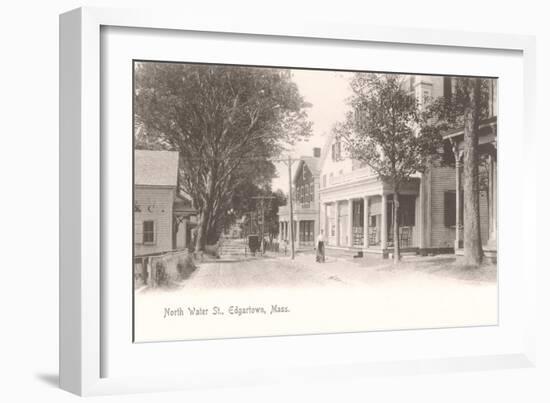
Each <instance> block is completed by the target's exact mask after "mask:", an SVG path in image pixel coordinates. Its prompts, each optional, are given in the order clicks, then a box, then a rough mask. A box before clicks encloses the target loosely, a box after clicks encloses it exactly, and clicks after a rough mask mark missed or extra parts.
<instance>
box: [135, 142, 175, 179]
mask: <svg viewBox="0 0 550 403" xmlns="http://www.w3.org/2000/svg"><path fill="white" fill-rule="evenodd" d="M134 184H135V185H142V186H174V187H175V186H177V184H178V152H177V151H149V150H135V151H134Z"/></svg>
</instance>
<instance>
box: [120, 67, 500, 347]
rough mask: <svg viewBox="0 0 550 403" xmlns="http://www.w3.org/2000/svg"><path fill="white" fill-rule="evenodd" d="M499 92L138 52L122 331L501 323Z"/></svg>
mask: <svg viewBox="0 0 550 403" xmlns="http://www.w3.org/2000/svg"><path fill="white" fill-rule="evenodd" d="M497 88H498V78H496V77H466V76H447V75H433V74H422V73H414V72H412V73H411V74H404V73H400V74H396V73H390V72H370V71H332V70H314V69H300V68H279V67H268V66H266V67H263V66H259V67H258V66H236V65H216V64H197V63H180V62H168V61H146V60H142V61H134V63H133V113H134V116H133V145H134V150H133V152H134V158H133V173H134V175H133V211H132V212H128V214H132V215H133V225H134V227H133V256H132V266H131V267H132V270H131V275H130V271H129V274H128V276H129V277H128V280H129V281H132V283H133V290H134V293H133V315H134V317H133V327H134V329H133V335H134V342H153V341H155V342H160V341H174V340H193V339H195V340H196V339H212V338H231V337H255V336H278V335H300V334H321V333H339V332H359V331H373V330H402V329H422V328H441V327H463V326H490V325H496V324H498V283H497V233H498V231H497V230H498V222H497V216H498V215H497V206H498V200H497V194H498V191H497V121H498V107H497V106H498V98H497ZM129 260H130V257H129ZM130 276H131V280H130Z"/></svg>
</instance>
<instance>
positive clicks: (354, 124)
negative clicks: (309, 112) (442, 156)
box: [335, 73, 441, 190]
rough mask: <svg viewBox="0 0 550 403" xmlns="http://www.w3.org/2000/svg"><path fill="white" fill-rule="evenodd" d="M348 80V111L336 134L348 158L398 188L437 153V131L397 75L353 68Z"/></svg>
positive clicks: (422, 168)
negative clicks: (349, 95)
mask: <svg viewBox="0 0 550 403" xmlns="http://www.w3.org/2000/svg"><path fill="white" fill-rule="evenodd" d="M350 84H351V88H352V90H353V95H352V97H351V99H350V101H349V102H350V106H351V111H350V112H348V114H347V116H346V119H345V121H344V122H342V123H340V124H338V125H337V126H336V127H335V131H336V135H337V137H338V138H340V139H342V140H343V143H344V145H345V149H346V150H347V152H348V153H349V155H350V157H351V158H353V159H356V160H359V161H361V162H363V163H364V164H366V165H368V166H369V167H370V168H371V169H372V170H373V171H374V172H375V173H376V174H377V176H378V177H379V179H380V180H382V181H384V182H387V183H390V184H392V186H394V188H396V189H397V190H398V189H399V187H400V186H401V184H403V183H404V182H406V181H407V180H408V179H409V178H410V177H411V176H412V175H413V174H415V173H417V172H423V171H425V169H426V168H427V166H428V163H429V162H431V161H432V160H433V159H434V158H437V156H438V151H439V148H440V147H441V136H440V135H439V130H436V129H435V128H434V127H433V126H431V125H429V124H427V122H428V117H427V115H425V114H424V113H423V110H422V108H421V107H420V105H419V104H418V101H417V99H416V97H415V96H414V95H413V94H410V93H409V92H407V91H406V90H405V89H404V85H403V78H402V77H400V76H399V75H396V74H374V73H357V74H356V75H355V76H354V77H353V79H352V80H351V83H350Z"/></svg>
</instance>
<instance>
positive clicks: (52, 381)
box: [35, 374, 59, 388]
mask: <svg viewBox="0 0 550 403" xmlns="http://www.w3.org/2000/svg"><path fill="white" fill-rule="evenodd" d="M35 376H36V378H37V379H39V380H41V381H42V382H44V383H45V384H46V385H49V386H53V387H54V388H59V375H58V374H35Z"/></svg>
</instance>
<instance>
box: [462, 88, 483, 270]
mask: <svg viewBox="0 0 550 403" xmlns="http://www.w3.org/2000/svg"><path fill="white" fill-rule="evenodd" d="M466 80H467V83H466V85H467V91H468V97H467V105H466V107H465V109H464V263H465V264H466V265H468V266H478V265H479V264H480V263H481V261H482V259H483V249H482V246H481V226H480V214H479V155H478V141H479V133H478V126H479V109H480V93H481V80H480V79H477V78H476V79H466Z"/></svg>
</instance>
